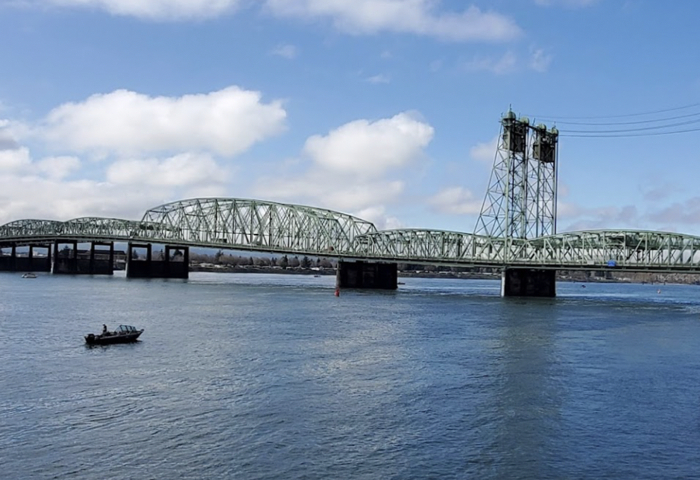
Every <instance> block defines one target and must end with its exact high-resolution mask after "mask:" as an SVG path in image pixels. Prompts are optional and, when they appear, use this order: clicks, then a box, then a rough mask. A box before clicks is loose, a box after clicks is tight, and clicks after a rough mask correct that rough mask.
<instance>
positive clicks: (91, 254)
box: [53, 240, 114, 275]
mask: <svg viewBox="0 0 700 480" xmlns="http://www.w3.org/2000/svg"><path fill="white" fill-rule="evenodd" d="M60 245H65V247H64V248H63V249H61V250H59V246H60ZM69 245H70V247H72V248H69ZM96 246H107V247H109V250H107V249H96V248H95V247H96ZM53 248H54V262H53V273H54V274H68V275H112V274H114V242H90V250H84V251H82V252H79V251H78V242H77V241H76V240H69V241H61V242H56V243H54V247H53Z"/></svg>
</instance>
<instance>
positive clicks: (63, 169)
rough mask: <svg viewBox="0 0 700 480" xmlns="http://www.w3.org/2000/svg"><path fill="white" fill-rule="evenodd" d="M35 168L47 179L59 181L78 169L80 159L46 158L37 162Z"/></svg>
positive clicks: (64, 157) (67, 157)
mask: <svg viewBox="0 0 700 480" xmlns="http://www.w3.org/2000/svg"><path fill="white" fill-rule="evenodd" d="M36 167H37V170H38V171H39V172H40V173H43V174H44V175H46V176H47V177H49V178H52V179H55V180H60V179H62V178H65V177H66V176H67V175H69V174H70V173H71V172H74V171H76V170H77V169H79V168H80V159H79V158H77V157H69V156H58V157H47V158H43V159H42V160H41V161H39V162H37V164H36Z"/></svg>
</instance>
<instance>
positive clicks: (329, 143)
mask: <svg viewBox="0 0 700 480" xmlns="http://www.w3.org/2000/svg"><path fill="white" fill-rule="evenodd" d="M432 137H433V128H432V127H431V126H430V125H428V124H427V123H424V122H422V121H420V120H417V119H416V118H415V117H414V116H413V115H410V114H408V113H400V114H398V115H395V116H394V117H392V118H386V119H381V120H377V121H374V122H371V121H368V120H356V121H354V122H350V123H347V124H345V125H342V126H341V127H339V128H337V129H335V130H333V131H331V132H329V133H328V134H327V135H325V136H320V135H316V136H313V137H310V138H309V139H308V140H307V141H306V144H305V146H304V149H303V153H304V155H303V156H302V160H303V161H305V162H306V163H305V164H302V165H301V166H302V169H303V171H302V172H301V173H294V174H286V172H284V170H283V169H284V166H283V167H282V171H280V172H279V173H278V174H276V175H275V176H268V177H265V178H260V179H259V180H258V182H257V183H256V185H255V187H254V192H255V195H256V196H258V197H260V198H272V199H276V200H279V201H293V202H294V203H302V204H307V205H316V206H322V207H324V208H329V209H332V210H338V211H341V212H345V213H350V214H353V215H357V216H358V217H360V218H364V219H367V220H370V221H372V222H373V223H375V225H377V226H378V227H379V228H398V227H399V226H400V223H399V222H398V220H396V219H395V218H393V217H390V216H388V215H386V214H385V211H386V205H388V204H392V203H396V202H397V201H399V199H400V198H401V196H402V195H403V193H404V191H405V188H406V184H405V181H404V180H403V179H402V176H404V175H405V174H406V172H405V170H404V169H405V167H407V166H409V165H411V164H413V163H414V162H415V161H417V160H418V159H420V158H422V157H423V156H424V152H423V149H424V148H425V147H426V146H427V145H428V143H429V142H430V141H431V139H432ZM287 165H289V164H287ZM298 167H299V164H295V165H293V168H294V169H295V171H298Z"/></svg>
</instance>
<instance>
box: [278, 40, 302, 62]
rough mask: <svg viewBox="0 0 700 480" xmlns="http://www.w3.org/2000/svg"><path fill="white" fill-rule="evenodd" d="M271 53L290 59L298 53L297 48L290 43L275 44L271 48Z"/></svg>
mask: <svg viewBox="0 0 700 480" xmlns="http://www.w3.org/2000/svg"><path fill="white" fill-rule="evenodd" d="M272 54H273V55H277V56H278V57H283V58H286V59H289V60H292V59H294V58H296V57H297V55H299V49H298V48H297V47H295V46H294V45H290V44H284V45H277V46H276V47H275V48H274V49H273V50H272Z"/></svg>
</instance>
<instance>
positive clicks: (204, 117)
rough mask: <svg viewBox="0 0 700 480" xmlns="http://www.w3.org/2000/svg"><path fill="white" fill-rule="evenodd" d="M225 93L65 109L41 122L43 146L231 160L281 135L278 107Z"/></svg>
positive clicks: (95, 101)
mask: <svg viewBox="0 0 700 480" xmlns="http://www.w3.org/2000/svg"><path fill="white" fill-rule="evenodd" d="M260 97H261V95H260V93H259V92H254V91H248V90H242V89H240V88H238V87H228V88H225V89H223V90H219V91H216V92H212V93H209V94H200V95H184V96H182V97H149V96H146V95H142V94H139V93H135V92H131V91H127V90H117V91H114V92H112V93H108V94H99V95H93V96H91V97H89V98H88V99H87V100H85V101H84V102H81V103H67V104H64V105H61V106H60V107H58V108H56V109H54V110H53V111H51V112H50V113H49V115H48V116H47V117H46V121H45V125H44V129H43V134H44V137H45V138H46V140H47V141H48V142H50V143H51V144H53V145H54V146H56V147H59V148H65V149H69V150H71V151H74V152H81V153H92V154H96V155H100V154H101V155H105V154H111V153H115V152H118V153H122V154H134V153H140V152H172V151H183V150H184V151H189V150H204V151H209V152H213V153H217V154H220V155H225V156H232V155H236V154H238V153H241V152H243V151H245V150H247V149H248V148H250V147H251V146H252V145H253V144H255V143H256V142H259V141H261V140H264V139H265V138H267V137H269V136H272V135H275V134H278V133H280V132H281V131H282V130H283V129H284V124H285V117H286V112H285V110H284V109H283V108H282V106H281V102H279V101H273V102H271V103H267V104H265V103H262V102H261V100H260Z"/></svg>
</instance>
